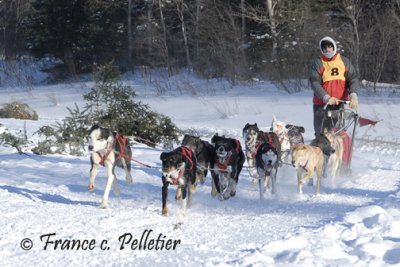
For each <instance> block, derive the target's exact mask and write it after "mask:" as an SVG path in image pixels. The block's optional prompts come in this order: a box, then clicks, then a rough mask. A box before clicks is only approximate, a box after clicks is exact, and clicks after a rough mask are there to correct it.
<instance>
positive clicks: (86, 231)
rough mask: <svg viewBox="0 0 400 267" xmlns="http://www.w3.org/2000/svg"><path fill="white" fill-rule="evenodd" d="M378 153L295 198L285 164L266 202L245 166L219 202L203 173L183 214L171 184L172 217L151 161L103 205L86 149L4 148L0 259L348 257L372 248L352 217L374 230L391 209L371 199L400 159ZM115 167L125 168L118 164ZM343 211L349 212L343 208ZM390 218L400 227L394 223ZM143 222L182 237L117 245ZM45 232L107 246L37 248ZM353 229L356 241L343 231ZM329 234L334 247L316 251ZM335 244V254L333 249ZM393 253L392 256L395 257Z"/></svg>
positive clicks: (390, 184) (390, 189) (383, 195)
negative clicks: (170, 244) (164, 243)
mask: <svg viewBox="0 0 400 267" xmlns="http://www.w3.org/2000/svg"><path fill="white" fill-rule="evenodd" d="M133 151H134V158H135V157H136V158H138V157H139V156H140V157H144V159H142V160H144V161H145V162H153V164H154V163H155V164H158V156H159V153H160V151H158V150H155V151H152V150H151V149H147V148H143V147H137V148H135V147H134V148H133ZM144 151H145V152H144ZM360 153H362V154H360ZM367 156H368V152H361V151H358V152H357V157H356V158H355V160H357V159H361V158H362V159H365V158H366V157H367ZM380 160H381V161H383V162H385V164H380V163H379V162H376V160H375V159H373V158H372V159H370V160H367V161H364V162H363V165H365V166H368V167H367V169H365V168H364V166H361V165H360V169H363V170H361V171H360V173H357V172H358V171H359V170H355V171H353V174H354V175H353V177H351V178H343V177H340V178H339V179H338V181H337V184H335V185H334V186H331V185H329V181H327V180H324V181H323V187H322V193H321V194H320V195H314V194H313V189H312V188H306V189H305V194H304V195H303V196H302V197H300V196H298V195H297V193H296V183H295V176H294V175H295V173H294V171H293V170H292V168H291V167H290V166H285V167H283V168H284V169H283V170H281V173H280V175H278V194H277V195H276V196H268V197H267V199H265V200H264V201H260V200H259V199H258V187H257V186H255V185H253V184H251V182H250V177H249V176H248V174H247V173H246V171H245V170H244V171H243V172H242V175H241V178H240V179H241V180H240V182H239V187H238V194H237V196H236V197H235V198H232V199H229V200H228V201H224V202H220V201H218V200H217V199H214V198H212V197H211V196H210V190H211V187H210V178H208V179H207V181H206V183H205V184H204V185H198V190H197V191H196V193H195V195H194V203H193V206H192V207H191V208H190V209H188V210H187V211H186V213H185V214H183V213H182V212H181V210H180V203H179V202H175V201H174V200H173V197H174V193H175V189H174V188H173V187H170V189H169V193H170V198H169V200H170V201H169V208H170V211H171V216H170V217H168V218H164V217H162V216H161V215H160V214H161V192H160V191H161V181H160V178H159V173H158V171H157V170H154V169H145V168H143V167H139V166H135V167H134V170H133V174H134V183H133V185H127V184H126V183H125V182H124V181H120V185H121V192H122V194H121V196H120V197H116V196H115V195H113V194H111V198H110V208H109V209H107V210H102V209H99V208H98V205H99V203H100V200H101V197H102V193H103V191H102V190H103V188H104V183H105V171H100V175H99V177H98V180H97V185H98V187H97V189H96V190H95V191H94V193H89V192H87V190H86V186H87V182H88V181H87V179H88V178H87V174H88V166H89V162H88V159H87V158H85V157H82V158H73V157H60V156H56V157H54V156H40V157H38V156H35V155H33V156H32V157H27V156H18V155H15V154H14V155H13V156H11V155H10V154H7V153H6V154H4V153H2V154H1V155H0V177H2V178H1V183H0V195H1V198H2V200H3V202H4V203H12V205H2V206H1V208H0V212H1V213H2V214H3V215H4V220H2V225H1V228H2V231H1V233H2V238H1V240H2V241H1V246H2V248H3V250H2V251H3V252H2V254H3V255H4V256H7V255H8V256H9V257H6V260H5V264H6V266H7V265H9V266H11V265H13V266H15V265H22V264H23V263H24V262H26V261H29V262H32V263H33V264H34V265H36V266H45V265H49V264H56V263H57V262H59V261H68V262H71V265H70V266H74V265H75V264H76V265H82V264H84V265H85V264H93V263H96V264H106V263H107V262H108V263H109V262H110V260H111V262H112V259H115V260H116V262H118V265H119V264H122V265H124V264H128V265H129V263H132V262H135V263H134V264H133V263H132V264H133V265H139V266H141V265H145V264H146V263H147V262H152V263H153V264H154V265H157V266H163V265H165V264H170V263H171V262H174V263H176V264H178V265H181V264H184V263H185V262H187V261H190V262H191V263H192V264H193V266H211V265H220V266H225V265H241V266H242V265H252V266H263V265H265V264H268V263H271V264H272V263H275V264H277V263H278V264H279V262H282V266H283V265H285V263H286V264H287V263H288V262H289V263H293V264H295V263H296V262H302V260H301V259H303V258H304V257H306V256H307V253H310V255H314V258H316V257H315V253H317V255H318V257H317V258H319V260H318V261H314V262H313V261H310V262H308V263H309V264H313V265H314V264H317V265H318V262H324V263H325V264H326V263H332V264H333V263H334V264H338V265H342V264H354V263H355V262H356V261H357V260H358V259H357V256H353V257H354V259H353V260H354V261H352V260H351V259H352V257H350V258H347V257H344V256H343V258H342V259H340V255H341V253H342V254H343V253H345V251H346V250H349V249H353V250H360V249H361V250H362V249H369V250H370V249H371V248H359V247H358V246H356V245H355V244H356V243H357V235H356V234H357V233H356V232H357V231H360V229H356V228H359V227H360V226H358V224H361V225H364V227H365V228H366V229H369V231H373V229H374V227H375V228H376V227H384V226H385V225H383V226H381V225H380V224H381V223H382V222H383V223H384V222H385V220H388V217H389V216H388V215H386V212H384V210H383V209H382V208H380V207H379V206H375V205H381V204H382V203H383V204H384V203H386V202H387V200H390V199H391V198H393V196H396V197H398V192H399V191H400V189H399V187H400V185H399V183H398V181H396V180H393V176H392V175H391V173H393V172H394V171H396V170H397V169H399V168H400V167H399V164H398V163H396V160H395V159H393V158H392V159H391V158H390V156H387V157H384V159H383V158H382V157H381V158H380ZM357 169H358V168H357ZM118 173H120V174H121V175H120V176H122V172H117V175H118ZM382 185H384V186H382ZM393 204H396V205H397V206H399V201H398V199H396V198H395V199H393ZM363 206H365V207H366V208H365V209H366V211H365V213H371V214H370V215H371V217H368V218H366V219H365V218H363V217H362V216H361V218H358V217H360V216H357V213H361V215H363V212H355V210H357V208H359V207H363ZM370 206H372V208H371V207H370ZM361 209H363V208H361ZM349 212H350V215H345V218H343V217H342V214H348V213H349ZM397 213H398V212H397ZM397 215H398V216H400V214H397ZM348 223H353V224H354V223H356V225H353V226H352V227H350V228H348V226H346V225H345V224H348ZM365 225H366V226H365ZM397 227H400V224H398V222H397ZM353 228H354V229H353ZM146 229H150V230H153V233H154V238H156V236H157V235H158V234H160V233H162V234H163V235H165V236H167V237H168V238H171V239H180V240H181V242H182V244H181V245H179V246H178V248H177V249H176V250H175V251H132V250H129V249H124V250H120V245H121V243H120V242H119V241H118V237H119V236H121V235H123V234H124V233H131V234H132V235H133V236H135V237H140V236H141V234H142V233H143V231H145V230H146ZM390 231H391V232H390ZM390 231H389V232H390V233H393V236H391V235H390V234H389V236H388V239H387V240H385V241H382V243H379V244H377V246H378V247H380V249H385V243H387V242H389V243H390V242H396V241H398V237H397V235H394V234H395V230H393V229H392V230H390ZM11 233H17V234H15V235H13V234H11ZM46 233H57V237H58V238H63V239H96V241H100V240H104V239H107V240H109V242H110V244H109V245H110V247H111V250H112V252H113V253H110V252H109V251H101V250H100V249H97V250H93V251H90V252H88V251H61V250H56V251H52V250H46V251H44V250H43V246H44V243H43V242H41V241H40V238H39V237H40V236H41V235H44V234H46ZM316 233H317V234H318V235H322V238H323V240H321V239H320V238H321V237H320V236H318V237H315V236H314V235H316ZM10 235H11V236H12V238H10ZM351 235H354V236H355V237H356V240H350V237H349V236H351ZM338 236H339V237H340V238H342V239H344V240H343V242H344V243H343V242H337V238H338ZM5 237H7V238H5ZM24 237H30V238H31V239H32V240H33V243H34V248H33V249H32V250H31V251H29V252H24V251H21V249H20V247H19V246H18V244H19V242H20V240H21V239H22V238H24ZM358 239H359V238H358ZM369 242H371V240H370V241H369ZM326 243H327V244H331V246H332V247H328V248H324V249H323V250H322V251H318V252H316V251H314V250H315V249H316V248H318V247H320V246H324V244H326ZM332 243H333V244H332ZM344 244H347V246H345V245H344ZM338 246H339V247H338ZM343 246H345V247H344V248H343ZM371 246H373V243H372V245H371ZM335 249H336V250H338V251H339V252H340V253H338V254H337V255H336V256H332V250H335ZM387 250H388V251H389V252H388V253H392V254H393V253H394V254H393V255H395V254H396V253H395V252H396V249H394V250H393V249H392V250H390V247H389V248H388V249H387ZM390 251H392V252H390ZM346 253H347V251H346ZM13 255H18V257H13ZM49 255H51V257H49ZM346 255H347V254H346ZM396 255H397V254H396ZM10 256H11V257H10ZM347 256H348V255H347ZM110 257H111V258H110ZM132 257H133V258H134V261H132ZM390 259H391V260H393V257H390ZM338 260H339V261H338ZM93 261H94V262H93ZM331 261H332V262H331ZM303 263H305V262H303Z"/></svg>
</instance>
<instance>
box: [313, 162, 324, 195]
mask: <svg viewBox="0 0 400 267" xmlns="http://www.w3.org/2000/svg"><path fill="white" fill-rule="evenodd" d="M323 165H324V162H323V159H320V161H319V162H318V164H317V166H316V169H317V187H316V189H315V192H316V193H317V194H319V192H320V189H321V177H322V172H323V170H322V168H323Z"/></svg>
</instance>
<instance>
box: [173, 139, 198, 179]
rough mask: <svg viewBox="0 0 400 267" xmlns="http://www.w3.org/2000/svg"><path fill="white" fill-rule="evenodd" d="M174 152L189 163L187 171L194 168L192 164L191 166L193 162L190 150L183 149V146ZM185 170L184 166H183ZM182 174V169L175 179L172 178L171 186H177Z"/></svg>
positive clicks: (183, 170)
mask: <svg viewBox="0 0 400 267" xmlns="http://www.w3.org/2000/svg"><path fill="white" fill-rule="evenodd" d="M176 151H177V153H179V154H181V155H182V156H184V157H185V158H186V159H187V160H188V161H189V163H190V168H189V171H191V170H193V168H194V164H193V160H192V157H193V151H192V150H191V149H190V148H187V147H184V146H181V147H178V148H177V149H176ZM185 168H186V166H185ZM184 172H185V169H182V170H180V171H179V173H178V176H177V177H176V178H172V184H173V185H178V184H179V183H178V182H179V179H180V178H181V177H182V175H183V173H184Z"/></svg>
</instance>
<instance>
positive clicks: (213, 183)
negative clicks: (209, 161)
mask: <svg viewBox="0 0 400 267" xmlns="http://www.w3.org/2000/svg"><path fill="white" fill-rule="evenodd" d="M211 177H212V179H211V196H212V197H215V196H216V195H217V194H218V189H217V183H216V181H218V174H217V173H215V172H214V171H212V172H211Z"/></svg>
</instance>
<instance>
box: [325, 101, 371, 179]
mask: <svg viewBox="0 0 400 267" xmlns="http://www.w3.org/2000/svg"><path fill="white" fill-rule="evenodd" d="M339 102H341V103H343V104H349V103H350V101H343V100H340V101H339ZM327 106H328V105H325V107H324V110H325V116H324V119H323V121H322V125H321V127H322V128H323V127H324V125H325V121H326V120H328V121H329V125H331V128H332V129H333V131H334V134H335V135H339V136H341V137H342V139H343V159H342V166H341V168H342V170H344V171H345V172H351V161H352V158H353V149H354V141H355V136H356V131H357V126H358V125H359V126H360V127H362V126H366V125H375V124H376V123H378V122H379V121H373V120H369V119H366V118H363V117H361V116H359V114H358V113H357V111H356V110H353V109H349V108H346V107H345V106H344V105H342V107H340V108H339V109H337V110H328V109H327ZM321 132H323V129H321Z"/></svg>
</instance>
